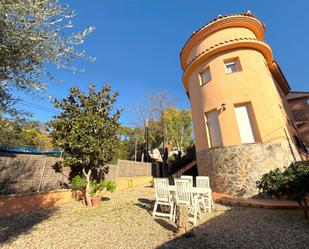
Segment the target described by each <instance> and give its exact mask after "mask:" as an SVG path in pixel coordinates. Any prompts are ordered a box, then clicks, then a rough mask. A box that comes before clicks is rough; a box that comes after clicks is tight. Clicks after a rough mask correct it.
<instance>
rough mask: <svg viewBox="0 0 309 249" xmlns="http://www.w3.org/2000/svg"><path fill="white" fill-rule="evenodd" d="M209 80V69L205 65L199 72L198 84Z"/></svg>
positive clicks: (203, 83)
mask: <svg viewBox="0 0 309 249" xmlns="http://www.w3.org/2000/svg"><path fill="white" fill-rule="evenodd" d="M209 81H211V74H210V69H209V67H207V68H206V69H205V70H204V71H203V72H201V73H200V85H201V86H202V85H205V84H206V83H208V82H209Z"/></svg>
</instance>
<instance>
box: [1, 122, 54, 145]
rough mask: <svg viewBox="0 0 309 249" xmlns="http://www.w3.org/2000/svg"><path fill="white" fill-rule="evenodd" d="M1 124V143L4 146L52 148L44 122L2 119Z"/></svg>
mask: <svg viewBox="0 0 309 249" xmlns="http://www.w3.org/2000/svg"><path fill="white" fill-rule="evenodd" d="M0 126H1V129H0V144H1V145H2V146H33V147H38V148H40V149H41V150H49V149H52V144H51V141H50V137H49V135H48V133H47V131H46V127H45V124H44V123H40V122H37V121H31V122H25V121H20V122H16V120H15V121H9V120H1V121H0Z"/></svg>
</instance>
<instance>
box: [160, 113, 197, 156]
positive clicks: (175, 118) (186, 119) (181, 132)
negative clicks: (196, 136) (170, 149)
mask: <svg viewBox="0 0 309 249" xmlns="http://www.w3.org/2000/svg"><path fill="white" fill-rule="evenodd" d="M163 119H164V122H165V124H166V131H167V132H166V133H167V138H168V141H169V142H170V143H171V144H172V145H173V146H175V147H176V148H177V150H178V151H180V152H182V153H183V152H184V151H183V149H184V148H187V147H189V146H190V145H192V143H193V139H192V122H191V112H190V110H178V109H177V108H175V107H170V108H167V109H165V110H164V112H163Z"/></svg>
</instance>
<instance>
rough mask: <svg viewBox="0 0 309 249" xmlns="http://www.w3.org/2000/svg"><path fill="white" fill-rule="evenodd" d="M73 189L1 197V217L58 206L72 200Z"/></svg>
mask: <svg viewBox="0 0 309 249" xmlns="http://www.w3.org/2000/svg"><path fill="white" fill-rule="evenodd" d="M71 196H72V193H71V190H60V191H54V192H49V193H40V194H29V195H9V196H1V197H0V218H4V217H9V216H12V215H17V214H22V213H27V212H30V211H33V210H36V209H42V208H50V207H57V206H59V205H61V204H64V203H67V202H70V201H72V197H71Z"/></svg>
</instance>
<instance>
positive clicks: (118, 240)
mask: <svg viewBox="0 0 309 249" xmlns="http://www.w3.org/2000/svg"><path fill="white" fill-rule="evenodd" d="M108 198H109V200H106V201H105V202H104V203H102V205H101V206H100V207H97V208H86V207H84V206H82V205H81V204H80V203H78V202H73V203H70V204H67V205H64V206H62V207H60V208H58V209H45V210H40V211H36V212H32V213H29V214H27V215H20V216H15V217H11V218H6V219H2V220H0V247H1V248H40V249H42V248H57V249H60V248H70V249H71V248H111V249H113V248H126V249H127V248H293V249H294V248H309V222H308V221H305V220H304V219H303V214H302V212H300V211H277V210H267V209H255V208H246V207H227V206H223V205H216V206H215V209H214V211H213V212H212V213H211V214H204V215H203V217H202V220H201V221H200V223H199V225H198V226H197V227H195V228H193V229H191V230H190V231H189V232H188V233H187V234H186V235H185V236H182V237H175V235H174V231H175V226H174V224H173V223H171V222H170V221H169V220H168V219H156V220H154V219H153V218H152V216H151V213H150V212H151V210H152V207H153V199H154V192H153V188H150V187H148V186H139V187H136V188H133V189H130V190H125V191H121V192H116V193H113V194H109V195H108Z"/></svg>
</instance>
